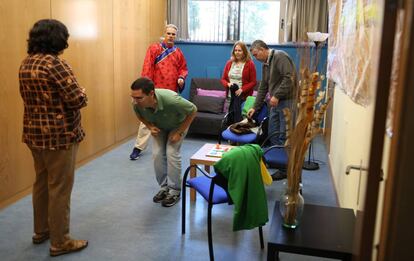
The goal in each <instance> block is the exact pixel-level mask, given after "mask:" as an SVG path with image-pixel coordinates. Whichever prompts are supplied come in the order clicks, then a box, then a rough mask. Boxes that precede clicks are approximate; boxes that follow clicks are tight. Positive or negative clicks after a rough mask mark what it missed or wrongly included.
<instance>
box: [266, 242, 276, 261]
mask: <svg viewBox="0 0 414 261" xmlns="http://www.w3.org/2000/svg"><path fill="white" fill-rule="evenodd" d="M275 260H279V251H278V250H277V249H276V248H275V247H273V246H270V245H269V244H267V261H275Z"/></svg>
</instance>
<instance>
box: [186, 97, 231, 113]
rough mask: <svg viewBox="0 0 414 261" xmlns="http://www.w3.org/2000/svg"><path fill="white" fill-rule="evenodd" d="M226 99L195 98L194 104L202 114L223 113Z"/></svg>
mask: <svg viewBox="0 0 414 261" xmlns="http://www.w3.org/2000/svg"><path fill="white" fill-rule="evenodd" d="M225 99H226V98H224V97H220V98H219V97H211V96H194V99H193V103H194V104H195V106H197V110H198V111H201V112H210V113H216V114H220V113H223V106H224V100H225Z"/></svg>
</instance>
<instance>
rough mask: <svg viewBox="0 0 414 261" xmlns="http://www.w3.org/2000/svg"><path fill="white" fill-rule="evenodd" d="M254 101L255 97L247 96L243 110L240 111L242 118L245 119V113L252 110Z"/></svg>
mask: <svg viewBox="0 0 414 261" xmlns="http://www.w3.org/2000/svg"><path fill="white" fill-rule="evenodd" d="M255 100H256V97H254V96H249V97H247V98H246V101H245V102H244V105H243V110H242V116H243V118H247V112H248V111H249V110H250V109H251V108H253V105H254V101H255Z"/></svg>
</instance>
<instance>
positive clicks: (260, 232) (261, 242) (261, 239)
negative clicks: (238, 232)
mask: <svg viewBox="0 0 414 261" xmlns="http://www.w3.org/2000/svg"><path fill="white" fill-rule="evenodd" d="M259 237H260V248H261V249H263V248H264V242H263V229H262V226H260V227H259Z"/></svg>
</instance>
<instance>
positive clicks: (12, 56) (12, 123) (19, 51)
mask: <svg viewBox="0 0 414 261" xmlns="http://www.w3.org/2000/svg"><path fill="white" fill-rule="evenodd" d="M165 6H166V3H165V1H164V0H152V1H151V0H71V1H67V0H36V1H31V0H13V1H0V42H1V43H2V46H1V48H0V56H1V57H2V59H1V60H0V122H1V128H0V149H1V152H2V156H1V157H0V208H2V207H4V206H7V205H8V204H10V203H12V202H14V201H16V200H17V199H19V198H21V197H22V196H25V195H27V194H28V193H30V192H31V185H32V183H33V180H34V168H33V160H32V157H31V155H30V151H29V150H28V148H27V147H26V145H25V144H23V143H22V142H21V133H22V117H23V103H22V100H21V97H20V94H19V85H18V67H19V65H20V63H21V61H22V60H23V58H24V57H25V56H26V47H27V46H26V39H27V37H28V31H29V29H30V28H31V27H32V26H33V24H34V22H36V21H37V20H39V19H44V18H54V19H58V20H61V21H62V22H63V23H65V24H66V26H67V27H68V29H69V33H70V38H69V49H67V50H66V51H65V53H64V54H63V56H62V57H63V58H64V59H66V60H67V61H68V62H69V64H70V65H71V66H72V68H73V70H74V72H75V75H76V76H77V78H78V80H79V82H80V83H81V85H82V86H83V87H85V88H86V91H87V94H88V97H89V105H88V106H87V107H86V108H84V109H82V124H83V126H84V127H85V130H86V138H85V141H84V142H82V143H81V146H80V151H79V155H78V162H79V161H83V162H85V161H87V160H89V159H91V158H93V157H94V156H95V155H98V154H99V153H101V152H102V151H104V150H105V149H107V148H109V147H111V146H114V145H116V144H117V143H118V142H119V141H122V140H124V139H125V138H128V137H130V136H131V135H132V134H135V132H136V130H137V124H136V123H137V120H136V118H135V116H134V115H133V112H132V109H131V105H130V97H129V86H130V84H131V82H132V81H133V80H134V79H135V78H136V77H138V76H139V74H140V72H141V66H142V62H143V59H144V56H145V52H146V49H147V47H148V45H149V44H150V43H152V42H154V41H158V39H159V36H161V35H162V31H163V26H164V21H165V17H166V12H165ZM154 14H157V15H154ZM152 30H154V31H152ZM126 157H127V155H126Z"/></svg>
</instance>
